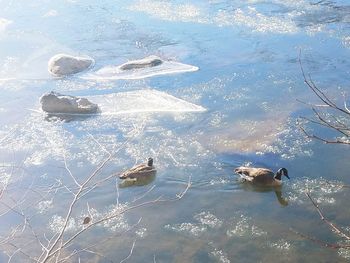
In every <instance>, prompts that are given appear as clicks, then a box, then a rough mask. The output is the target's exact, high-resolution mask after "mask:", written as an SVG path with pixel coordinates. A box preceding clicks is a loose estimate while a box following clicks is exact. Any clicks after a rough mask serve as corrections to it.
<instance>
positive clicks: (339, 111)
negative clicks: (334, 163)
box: [299, 50, 350, 145]
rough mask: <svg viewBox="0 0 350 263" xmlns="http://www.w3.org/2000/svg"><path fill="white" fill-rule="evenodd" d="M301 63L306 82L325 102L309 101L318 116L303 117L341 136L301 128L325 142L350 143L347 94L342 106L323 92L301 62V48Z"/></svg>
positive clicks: (349, 114) (349, 113)
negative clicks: (331, 136)
mask: <svg viewBox="0 0 350 263" xmlns="http://www.w3.org/2000/svg"><path fill="white" fill-rule="evenodd" d="M299 65H300V70H301V72H302V76H303V79H304V83H305V84H306V85H307V86H308V87H309V89H310V90H311V91H312V92H313V93H314V94H315V95H316V97H317V98H318V99H319V100H320V101H321V102H322V103H323V104H322V105H319V104H310V103H308V104H307V105H309V106H311V108H312V111H313V113H314V116H315V117H316V120H312V119H309V118H305V117H303V119H305V120H307V121H308V122H311V123H313V124H316V125H321V126H323V127H325V128H326V129H328V130H332V131H334V132H336V133H337V134H339V135H340V138H339V136H337V137H335V138H334V139H326V138H324V137H321V136H317V135H314V134H309V133H308V132H306V130H305V129H304V128H303V127H302V126H300V128H301V130H302V131H303V132H304V134H305V135H306V136H307V137H308V138H310V139H316V140H319V141H322V142H324V143H332V144H346V145H350V111H349V108H348V107H347V104H346V98H345V94H343V97H344V103H343V105H342V106H341V105H338V104H337V103H336V102H334V101H333V100H331V99H330V98H329V97H328V95H327V94H326V93H325V92H323V91H322V90H321V89H319V88H318V87H317V86H316V84H315V83H314V82H313V80H312V79H311V77H310V76H309V77H308V78H307V77H306V74H305V71H304V68H303V65H302V63H301V50H300V52H299ZM302 103H304V104H306V103H305V102H302ZM321 107H322V108H326V110H328V111H325V113H327V115H326V114H325V113H324V112H322V111H320V108H321ZM330 111H332V113H334V114H332V113H330ZM335 114H336V115H335ZM337 116H342V117H343V118H344V120H341V119H340V118H338V117H337Z"/></svg>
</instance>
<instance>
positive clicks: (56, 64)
mask: <svg viewBox="0 0 350 263" xmlns="http://www.w3.org/2000/svg"><path fill="white" fill-rule="evenodd" d="M93 63H94V60H93V59H92V58H89V57H74V56H71V55H67V54H57V55H55V56H53V57H52V58H51V59H50V60H49V63H48V70H49V72H50V73H51V74H53V75H55V76H65V75H70V74H75V73H78V72H81V71H83V70H85V69H87V68H89V67H90V66H91V65H93Z"/></svg>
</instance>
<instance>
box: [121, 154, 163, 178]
mask: <svg viewBox="0 0 350 263" xmlns="http://www.w3.org/2000/svg"><path fill="white" fill-rule="evenodd" d="M156 172H157V170H156V169H155V167H154V165H153V159H152V158H148V161H147V163H142V164H138V165H136V166H134V167H132V168H130V169H129V170H126V171H125V172H123V173H122V174H120V175H119V178H120V179H136V180H137V179H138V178H144V177H149V176H153V175H155V174H156Z"/></svg>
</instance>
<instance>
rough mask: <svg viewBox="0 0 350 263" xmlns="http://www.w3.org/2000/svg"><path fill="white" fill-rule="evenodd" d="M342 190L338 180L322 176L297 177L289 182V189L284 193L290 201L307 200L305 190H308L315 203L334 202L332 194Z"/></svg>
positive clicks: (302, 201)
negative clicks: (313, 177)
mask: <svg viewBox="0 0 350 263" xmlns="http://www.w3.org/2000/svg"><path fill="white" fill-rule="evenodd" d="M342 190H343V183H342V182H339V181H329V180H326V179H324V178H317V179H310V178H306V177H304V178H298V179H297V180H295V181H294V183H293V184H291V189H290V191H288V192H287V193H286V197H287V199H288V200H289V201H291V202H296V203H304V202H305V201H306V202H309V200H307V197H306V195H305V192H309V193H310V194H311V195H312V197H313V199H314V200H315V202H316V203H322V204H334V203H335V202H336V199H335V197H334V194H336V193H338V192H341V191H342Z"/></svg>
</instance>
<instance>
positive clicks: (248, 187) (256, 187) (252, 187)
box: [241, 181, 288, 206]
mask: <svg viewBox="0 0 350 263" xmlns="http://www.w3.org/2000/svg"><path fill="white" fill-rule="evenodd" d="M241 186H242V189H244V190H245V191H253V192H260V193H266V192H275V195H276V198H277V201H278V202H279V203H280V205H282V206H287V205H288V200H287V199H286V198H284V197H283V196H282V185H278V186H266V185H261V184H252V183H250V182H249V181H244V182H242V184H241Z"/></svg>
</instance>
